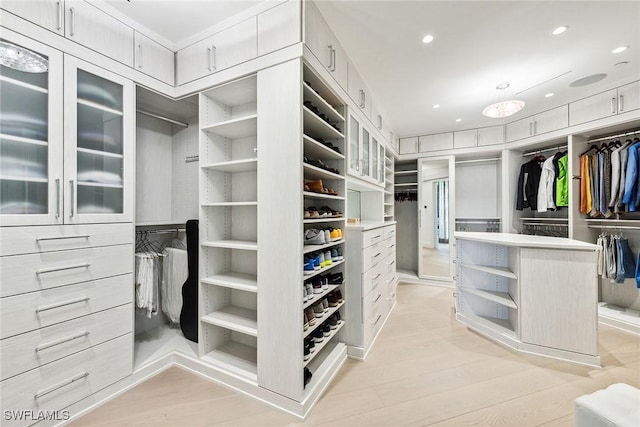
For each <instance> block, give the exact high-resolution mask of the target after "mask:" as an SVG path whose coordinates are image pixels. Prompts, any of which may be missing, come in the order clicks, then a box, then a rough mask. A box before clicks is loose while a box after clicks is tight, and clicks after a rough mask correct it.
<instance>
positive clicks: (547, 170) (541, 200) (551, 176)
mask: <svg viewBox="0 0 640 427" xmlns="http://www.w3.org/2000/svg"><path fill="white" fill-rule="evenodd" d="M554 183H555V172H554V169H553V157H550V158H548V159H547V160H545V161H544V163H543V164H542V172H541V174H540V182H539V185H538V212H547V210H548V209H551V210H555V208H556V204H555V202H554V200H553V186H554Z"/></svg>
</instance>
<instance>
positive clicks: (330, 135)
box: [302, 107, 344, 140]
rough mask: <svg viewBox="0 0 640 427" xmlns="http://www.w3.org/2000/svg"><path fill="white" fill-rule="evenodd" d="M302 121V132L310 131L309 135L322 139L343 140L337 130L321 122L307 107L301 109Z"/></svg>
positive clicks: (342, 136)
mask: <svg viewBox="0 0 640 427" xmlns="http://www.w3.org/2000/svg"><path fill="white" fill-rule="evenodd" d="M302 112H303V115H302V119H303V126H304V132H305V133H307V132H308V131H310V133H311V134H313V135H315V136H317V137H320V138H322V139H343V140H344V135H343V134H342V132H340V131H339V130H336V129H335V128H334V127H333V126H331V125H330V124H329V123H327V122H325V121H324V120H322V119H321V118H320V117H318V116H317V115H316V113H314V112H313V111H311V110H309V109H308V108H307V107H302Z"/></svg>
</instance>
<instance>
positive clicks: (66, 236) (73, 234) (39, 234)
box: [0, 223, 133, 256]
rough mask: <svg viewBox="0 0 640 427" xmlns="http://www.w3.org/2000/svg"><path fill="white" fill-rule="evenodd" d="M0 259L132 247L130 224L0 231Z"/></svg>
mask: <svg viewBox="0 0 640 427" xmlns="http://www.w3.org/2000/svg"><path fill="white" fill-rule="evenodd" d="M0 242H1V243H0V256H6V255H20V254H31V253H36V252H51V251H60V250H69V249H84V248H91V247H95V246H111V245H123V244H127V243H133V224H131V223H123V224H86V225H46V226H36V227H4V228H0Z"/></svg>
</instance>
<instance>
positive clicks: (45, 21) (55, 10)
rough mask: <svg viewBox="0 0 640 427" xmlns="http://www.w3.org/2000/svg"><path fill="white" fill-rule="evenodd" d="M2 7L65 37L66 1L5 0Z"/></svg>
mask: <svg viewBox="0 0 640 427" xmlns="http://www.w3.org/2000/svg"><path fill="white" fill-rule="evenodd" d="M1 7H2V9H5V10H7V11H9V12H11V13H13V14H16V15H18V16H22V17H24V18H25V19H28V20H29V21H31V22H33V23H34V24H37V25H39V26H41V27H44V28H46V29H47V30H49V31H53V32H55V33H58V34H60V35H64V32H65V29H64V18H65V10H64V0H33V1H24V0H3V1H2V5H1Z"/></svg>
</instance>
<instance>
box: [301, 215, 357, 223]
mask: <svg viewBox="0 0 640 427" xmlns="http://www.w3.org/2000/svg"><path fill="white" fill-rule="evenodd" d="M346 220H347V219H346V218H345V217H343V216H341V217H328V218H305V219H304V220H302V222H303V223H304V224H321V223H326V222H344V221H346Z"/></svg>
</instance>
